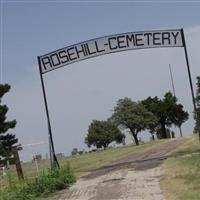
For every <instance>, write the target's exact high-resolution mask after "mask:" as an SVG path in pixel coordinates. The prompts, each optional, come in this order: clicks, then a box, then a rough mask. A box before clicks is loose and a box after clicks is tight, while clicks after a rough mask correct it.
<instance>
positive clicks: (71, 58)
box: [38, 29, 200, 167]
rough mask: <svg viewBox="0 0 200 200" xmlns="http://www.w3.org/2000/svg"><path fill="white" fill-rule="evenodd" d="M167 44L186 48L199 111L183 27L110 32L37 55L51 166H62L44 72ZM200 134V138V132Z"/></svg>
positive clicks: (187, 62) (167, 45)
mask: <svg viewBox="0 0 200 200" xmlns="http://www.w3.org/2000/svg"><path fill="white" fill-rule="evenodd" d="M166 47H183V48H184V51H185V59H186V64H187V72H188V78H189V84H190V89H191V94H192V102H193V107H194V112H195V114H196V103H195V97H194V90H193V85H192V78H191V73H190V67H189V60H188V54H187V48H186V43H185V36H184V31H183V29H171V30H154V31H140V32H129V33H122V34H115V35H109V36H105V37H100V38H96V39H92V40H88V41H84V42H81V43H78V44H74V45H71V46H68V47H64V48H61V49H58V50H55V51H53V52H50V53H48V54H45V55H42V56H38V65H39V71H40V78H41V84H42V91H43V97H44V103H45V109H46V116H47V126H48V136H49V151H50V160H51V167H54V166H57V167H59V164H58V161H57V158H56V154H55V149H54V143H53V137H52V131H51V123H50V117H49V111H48V104H47V98H46V92H45V86H44V80H43V74H45V73H47V72H50V71H52V70H55V69H58V68H60V67H63V66H66V65H69V64H72V63H74V62H78V61H81V60H85V59H89V58H93V57H96V56H101V55H105V54H110V53H116V52H120V51H128V50H137V49H146V48H166ZM199 138H200V132H199Z"/></svg>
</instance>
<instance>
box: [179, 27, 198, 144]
mask: <svg viewBox="0 0 200 200" xmlns="http://www.w3.org/2000/svg"><path fill="white" fill-rule="evenodd" d="M181 35H182V39H183V47H184V51H185V59H186V64H187V71H188V78H189V83H190V89H191V94H192V102H193V107H194V115H195V117H197V107H196V101H195V96H194V89H193V85H192V78H191V72H190V65H189V60H188V53H187V48H186V42H185V35H184V31H183V29H181ZM198 129H199V128H198ZM198 134H199V142H200V130H198Z"/></svg>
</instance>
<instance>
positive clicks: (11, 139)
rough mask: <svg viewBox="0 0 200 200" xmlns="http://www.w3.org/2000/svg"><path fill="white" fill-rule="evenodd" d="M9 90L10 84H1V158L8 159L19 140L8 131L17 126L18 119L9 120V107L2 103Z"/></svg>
mask: <svg viewBox="0 0 200 200" xmlns="http://www.w3.org/2000/svg"><path fill="white" fill-rule="evenodd" d="M9 90H10V85H8V84H5V85H3V84H0V158H6V159H9V157H10V156H11V155H12V147H13V145H14V144H16V143H17V142H18V139H17V138H16V137H15V135H13V134H9V133H7V131H8V130H9V129H13V128H15V126H16V123H17V122H16V120H12V121H7V117H6V114H7V112H8V107H7V106H6V105H2V98H3V96H4V95H5V94H6V93H7V92H9Z"/></svg>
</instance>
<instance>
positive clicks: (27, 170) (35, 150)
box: [0, 142, 50, 191]
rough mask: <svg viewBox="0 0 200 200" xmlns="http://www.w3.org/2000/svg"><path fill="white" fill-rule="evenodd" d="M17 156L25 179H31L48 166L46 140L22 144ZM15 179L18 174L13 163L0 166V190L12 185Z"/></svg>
mask: <svg viewBox="0 0 200 200" xmlns="http://www.w3.org/2000/svg"><path fill="white" fill-rule="evenodd" d="M19 157H20V161H21V166H22V170H23V174H24V178H25V179H26V180H29V179H33V178H35V177H37V176H39V174H41V173H42V172H43V171H44V170H47V169H49V168H50V160H49V145H48V142H38V143H32V144H25V145H22V150H20V151H19ZM17 180H18V176H17V172H16V167H15V165H14V164H11V165H7V167H5V166H1V167H0V191H3V190H4V189H5V188H7V187H10V186H12V185H14V184H15V183H16V181H17Z"/></svg>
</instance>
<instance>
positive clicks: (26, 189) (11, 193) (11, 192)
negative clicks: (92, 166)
mask: <svg viewBox="0 0 200 200" xmlns="http://www.w3.org/2000/svg"><path fill="white" fill-rule="evenodd" d="M74 182H75V176H74V174H73V172H72V170H71V168H70V166H69V165H67V166H65V167H62V168H60V169H54V170H48V171H45V172H43V174H41V175H40V176H39V177H36V178H34V179H33V180H31V181H27V180H26V181H23V182H19V181H16V182H15V183H14V182H13V184H12V185H10V188H8V189H6V190H4V191H3V192H1V193H0V199H1V200H35V199H38V198H40V199H41V198H42V197H46V196H48V195H49V194H52V193H55V192H56V191H59V190H62V189H65V188H67V187H69V186H70V185H71V184H73V183H74Z"/></svg>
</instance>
